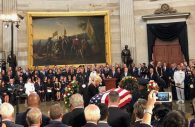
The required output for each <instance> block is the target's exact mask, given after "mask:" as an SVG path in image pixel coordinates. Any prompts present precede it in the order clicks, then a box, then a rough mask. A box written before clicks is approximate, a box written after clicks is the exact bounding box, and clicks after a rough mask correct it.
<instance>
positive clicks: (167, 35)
mask: <svg viewBox="0 0 195 127" xmlns="http://www.w3.org/2000/svg"><path fill="white" fill-rule="evenodd" d="M147 34H148V59H149V61H151V60H152V53H153V46H154V43H155V40H156V38H159V39H161V40H163V41H172V40H174V39H176V38H178V39H179V43H180V46H181V50H182V53H183V54H184V57H185V60H186V61H187V62H189V52H188V37H187V35H188V34H187V25H186V22H176V23H161V24H147Z"/></svg>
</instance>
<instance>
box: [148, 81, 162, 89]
mask: <svg viewBox="0 0 195 127" xmlns="http://www.w3.org/2000/svg"><path fill="white" fill-rule="evenodd" d="M147 88H148V91H152V90H156V91H158V90H159V87H158V84H157V83H156V82H155V81H154V80H150V81H149V82H148V84H147Z"/></svg>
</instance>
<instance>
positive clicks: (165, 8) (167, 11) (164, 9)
mask: <svg viewBox="0 0 195 127" xmlns="http://www.w3.org/2000/svg"><path fill="white" fill-rule="evenodd" d="M176 12H177V10H176V9H174V8H172V7H170V6H169V5H168V4H166V3H165V4H162V5H161V7H160V8H159V9H156V10H155V11H154V14H172V13H176Z"/></svg>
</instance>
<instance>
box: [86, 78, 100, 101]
mask: <svg viewBox="0 0 195 127" xmlns="http://www.w3.org/2000/svg"><path fill="white" fill-rule="evenodd" d="M101 82H102V79H101V77H100V76H99V75H96V76H95V78H94V82H92V83H91V84H89V86H88V102H89V100H90V99H91V98H92V97H93V96H95V95H96V94H98V93H99V89H98V88H99V85H100V83H101Z"/></svg>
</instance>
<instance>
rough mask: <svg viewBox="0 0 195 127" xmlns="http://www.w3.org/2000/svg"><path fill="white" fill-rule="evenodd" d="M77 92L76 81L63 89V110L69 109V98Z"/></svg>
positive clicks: (77, 85)
mask: <svg viewBox="0 0 195 127" xmlns="http://www.w3.org/2000/svg"><path fill="white" fill-rule="evenodd" d="M78 92H79V84H78V82H77V81H72V82H71V83H70V84H68V85H67V86H66V88H65V92H64V104H65V108H66V109H69V108H70V97H71V96H72V95H73V94H75V93H78Z"/></svg>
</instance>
